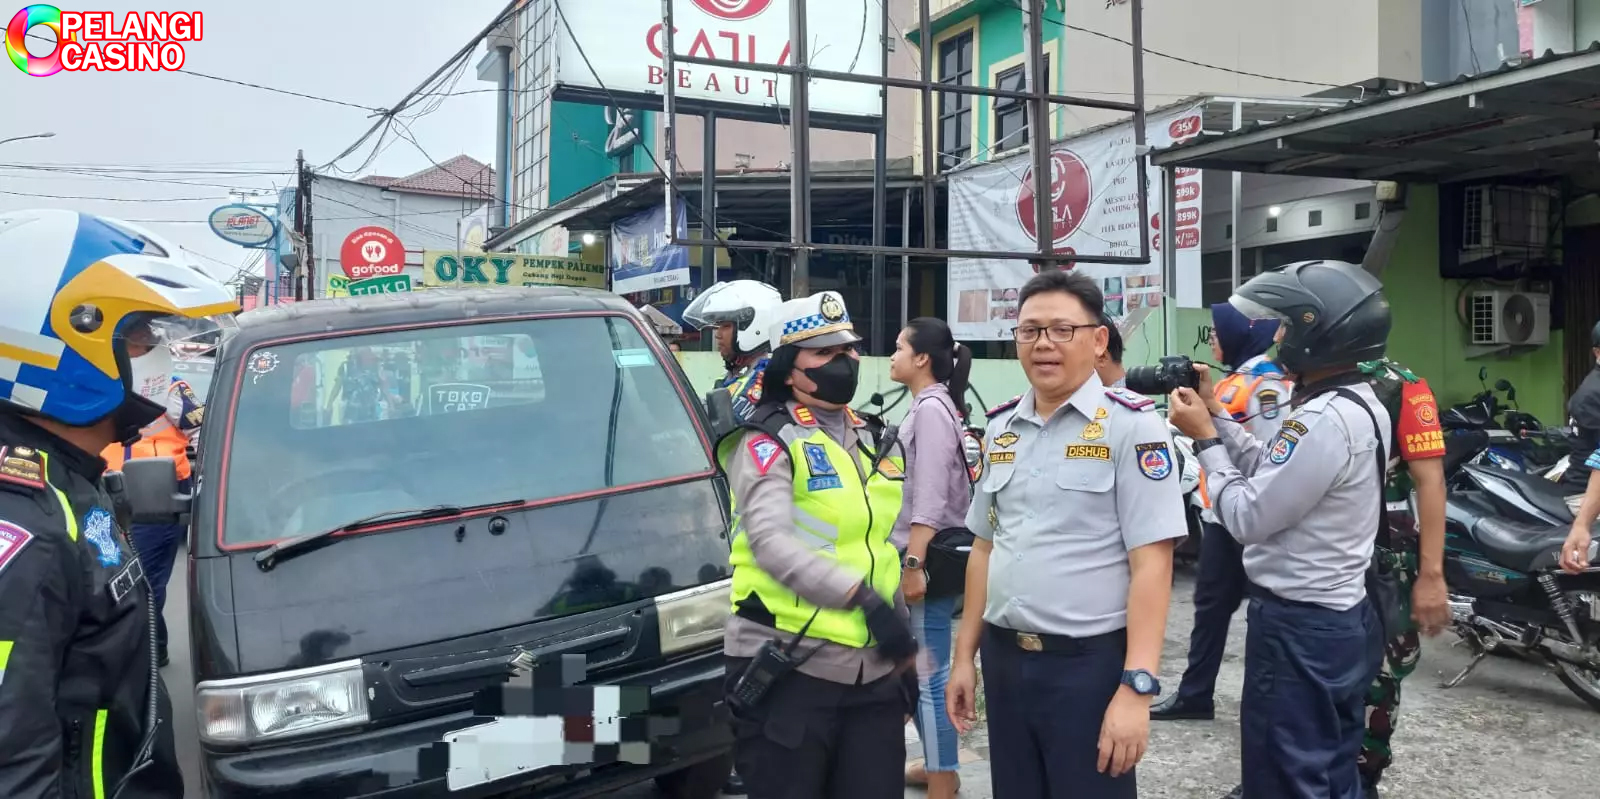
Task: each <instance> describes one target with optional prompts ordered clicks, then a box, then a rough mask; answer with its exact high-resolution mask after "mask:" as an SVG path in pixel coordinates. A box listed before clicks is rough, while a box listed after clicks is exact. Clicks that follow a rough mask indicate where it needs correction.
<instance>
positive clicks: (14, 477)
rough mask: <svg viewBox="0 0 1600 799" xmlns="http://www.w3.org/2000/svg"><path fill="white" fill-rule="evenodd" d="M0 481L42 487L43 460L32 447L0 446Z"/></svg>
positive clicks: (29, 486)
mask: <svg viewBox="0 0 1600 799" xmlns="http://www.w3.org/2000/svg"><path fill="white" fill-rule="evenodd" d="M0 481H4V482H7V483H13V484H15V485H20V486H27V487H28V488H37V489H43V488H44V460H43V458H41V456H40V455H39V451H38V450H36V449H34V448H33V447H0Z"/></svg>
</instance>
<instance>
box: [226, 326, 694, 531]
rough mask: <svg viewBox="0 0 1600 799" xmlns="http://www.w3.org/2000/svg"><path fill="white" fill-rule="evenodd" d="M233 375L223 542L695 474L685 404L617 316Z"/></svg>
mask: <svg viewBox="0 0 1600 799" xmlns="http://www.w3.org/2000/svg"><path fill="white" fill-rule="evenodd" d="M243 364H244V365H243V368H244V370H245V374H244V376H243V380H242V382H241V384H240V388H239V391H238V395H237V397H235V399H234V402H235V403H236V412H235V413H234V415H233V422H232V425H233V429H232V438H231V445H230V447H229V450H228V463H227V467H226V469H227V471H226V477H225V480H226V482H225V484H224V487H225V491H226V496H225V500H224V502H225V507H224V508H223V511H224V520H223V525H224V531H225V532H224V536H223V543H224V544H231V545H239V544H250V543H260V542H265V541H275V540H279V539H282V538H287V537H293V536H299V535H305V534H307V533H314V532H317V531H319V530H325V529H328V528H331V527H336V526H339V525H342V524H345V523H347V522H350V521H351V520H354V519H359V518H362V517H365V516H371V515H373V514H377V513H383V512H385V511H391V510H394V509H397V508H401V509H403V508H418V507H428V506H434V505H455V506H463V507H466V506H473V505H480V504H484V503H493V502H500V501H505V500H524V501H539V500H559V499H562V498H569V497H570V498H574V499H576V498H580V497H587V496H591V495H593V494H595V493H596V492H602V491H605V490H607V489H613V488H619V487H627V486H635V485H648V484H653V483H657V482H661V481H667V480H671V479H673V478H676V477H683V476H688V475H694V474H701V473H705V472H707V471H709V470H710V461H709V457H708V453H707V451H706V447H705V445H704V444H703V443H702V440H701V438H700V435H699V433H698V431H697V429H696V426H695V422H694V420H693V416H692V415H691V412H690V410H689V409H688V407H686V405H685V401H684V399H683V396H682V395H680V394H679V392H678V391H677V389H676V388H675V387H674V385H673V383H672V380H671V377H670V376H669V373H668V372H667V370H666V369H665V368H664V367H663V365H662V364H661V362H660V361H659V360H658V359H657V358H656V356H655V354H654V352H653V351H651V350H650V349H649V347H648V346H647V345H646V343H645V340H644V338H643V337H642V335H641V334H640V332H639V330H638V329H637V328H636V327H635V326H634V325H633V323H632V322H631V321H629V320H628V319H625V318H623V317H617V316H587V317H555V318H544V319H526V320H518V321H505V322H490V323H482V324H470V325H452V326H444V327H433V328H427V329H415V330H406V331H391V332H381V333H370V334H362V335H355V336H344V337H340V338H328V339H321V340H314V341H304V342H299V343H294V344H288V345H284V346H281V347H268V348H259V347H258V348H256V349H254V350H252V351H250V352H249V353H248V354H247V355H246V356H245V358H244V360H243ZM221 417H222V415H221V413H220V412H219V413H217V414H215V415H213V416H212V417H211V418H212V419H214V420H215V419H219V418H221Z"/></svg>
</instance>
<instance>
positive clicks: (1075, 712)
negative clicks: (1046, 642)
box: [982, 625, 1139, 799]
mask: <svg viewBox="0 0 1600 799" xmlns="http://www.w3.org/2000/svg"><path fill="white" fill-rule="evenodd" d="M1052 643H1055V642H1052ZM1060 644H1061V645H1060V647H1059V648H1058V649H1055V650H1054V651H1051V649H1050V648H1049V647H1047V648H1046V651H1042V652H1028V651H1024V650H1023V649H1022V648H1021V647H1020V646H1019V645H1018V643H1017V635H1016V633H1015V632H1012V631H1009V630H1003V629H1001V628H998V627H994V626H992V625H990V626H988V627H987V628H986V629H985V631H984V637H983V644H982V651H983V695H984V699H985V700H986V701H987V703H988V711H989V765H990V772H991V773H992V774H993V775H994V776H993V785H994V795H995V797H996V799H1135V797H1137V796H1138V795H1139V787H1138V782H1137V781H1136V780H1135V777H1134V772H1131V771H1130V772H1128V773H1127V774H1124V775H1122V776H1121V777H1116V778H1113V777H1110V776H1108V775H1106V774H1101V773H1100V772H1099V770H1098V766H1099V762H1098V761H1099V758H1100V727H1101V724H1102V723H1103V722H1104V721H1105V712H1106V708H1107V707H1109V706H1110V704H1111V697H1112V696H1113V695H1115V694H1116V692H1117V689H1118V688H1120V687H1121V686H1122V666H1123V658H1124V657H1125V656H1126V654H1127V649H1128V636H1127V631H1126V630H1118V631H1116V632H1114V633H1107V634H1105V635H1097V636H1093V637H1090V638H1079V639H1072V640H1070V641H1065V642H1060Z"/></svg>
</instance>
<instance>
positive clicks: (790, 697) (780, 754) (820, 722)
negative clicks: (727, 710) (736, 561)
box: [726, 657, 911, 799]
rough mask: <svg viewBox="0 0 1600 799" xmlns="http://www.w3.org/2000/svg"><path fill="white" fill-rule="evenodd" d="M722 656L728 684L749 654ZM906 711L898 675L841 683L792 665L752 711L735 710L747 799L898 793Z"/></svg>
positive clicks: (896, 796) (847, 798)
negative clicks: (740, 714)
mask: <svg viewBox="0 0 1600 799" xmlns="http://www.w3.org/2000/svg"><path fill="white" fill-rule="evenodd" d="M727 661H728V662H727V668H728V671H727V677H726V687H727V688H728V689H729V690H731V689H732V687H733V684H734V682H735V681H737V680H738V678H739V675H740V674H741V673H743V671H744V669H745V666H746V665H748V664H749V662H750V661H749V659H748V658H732V657H730V658H728V659H727ZM910 712H911V707H910V705H909V704H908V703H907V701H906V694H905V688H904V683H903V681H902V680H901V679H900V678H899V677H896V676H888V677H884V678H882V679H879V680H877V681H875V682H870V683H866V684H861V685H846V684H844V683H836V682H829V681H827V680H819V679H817V678H815V677H810V676H807V675H805V674H801V673H799V672H794V673H791V674H789V675H787V676H785V677H783V678H781V679H779V680H778V681H777V682H775V683H774V684H773V686H772V688H770V689H769V690H768V693H767V697H766V699H765V701H764V702H763V703H762V705H761V706H760V707H759V708H757V709H756V710H755V711H754V716H753V717H751V718H739V717H735V718H734V720H733V732H734V737H735V742H734V750H733V754H734V767H735V768H736V769H737V770H738V772H739V776H740V777H741V778H742V779H743V780H744V784H745V789H746V790H747V791H748V796H749V797H750V799H901V797H903V796H904V795H905V790H906V787H905V767H906V737H905V727H906V714H908V713H910Z"/></svg>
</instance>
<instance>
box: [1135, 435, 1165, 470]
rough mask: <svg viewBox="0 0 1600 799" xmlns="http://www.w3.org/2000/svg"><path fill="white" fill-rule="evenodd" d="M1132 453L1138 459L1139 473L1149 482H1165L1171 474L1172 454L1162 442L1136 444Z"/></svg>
mask: <svg viewBox="0 0 1600 799" xmlns="http://www.w3.org/2000/svg"><path fill="white" fill-rule="evenodd" d="M1133 449H1134V452H1136V453H1137V454H1138V457H1139V473H1140V474H1143V475H1144V476H1145V477H1148V478H1150V479H1151V480H1165V479H1167V476H1168V475H1170V474H1172V453H1171V452H1170V451H1168V449H1167V444H1166V442H1164V441H1158V442H1155V443H1151V444H1136V445H1134V448H1133Z"/></svg>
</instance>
